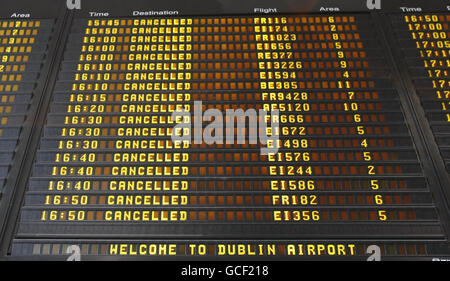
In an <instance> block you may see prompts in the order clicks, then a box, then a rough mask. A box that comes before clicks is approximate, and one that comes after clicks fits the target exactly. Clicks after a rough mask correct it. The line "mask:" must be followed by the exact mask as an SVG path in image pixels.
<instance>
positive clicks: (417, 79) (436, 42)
mask: <svg viewBox="0 0 450 281" xmlns="http://www.w3.org/2000/svg"><path fill="white" fill-rule="evenodd" d="M393 21H395V22H396V23H401V24H398V25H395V28H396V32H397V34H398V37H397V38H398V39H399V43H400V46H401V48H402V49H403V51H404V54H405V58H406V60H407V62H408V63H409V68H410V73H411V76H412V78H413V79H414V85H415V87H416V89H417V94H418V95H419V96H420V99H421V101H422V106H423V108H424V110H425V112H426V114H427V117H428V120H429V122H430V125H431V128H432V130H433V132H434V135H435V138H436V142H437V143H438V145H439V147H440V149H441V153H442V157H443V158H444V161H445V164H446V167H447V171H448V172H449V173H450V135H449V134H450V81H449V79H448V77H449V70H448V69H449V67H450V27H449V23H450V15H448V14H411V15H404V16H396V17H393Z"/></svg>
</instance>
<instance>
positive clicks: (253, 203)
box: [0, 0, 450, 260]
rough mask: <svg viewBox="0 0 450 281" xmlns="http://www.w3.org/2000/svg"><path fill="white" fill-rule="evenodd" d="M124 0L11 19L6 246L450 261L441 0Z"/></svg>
mask: <svg viewBox="0 0 450 281" xmlns="http://www.w3.org/2000/svg"><path fill="white" fill-rule="evenodd" d="M119 2H121V1H114V3H115V5H111V7H114V8H111V9H107V8H104V9H103V10H102V7H103V6H102V4H101V3H102V1H100V0H99V1H91V2H90V3H86V5H85V6H83V8H81V9H80V10H77V8H76V6H74V7H71V8H69V7H68V9H65V8H64V9H62V11H61V14H60V16H59V18H58V20H57V21H56V23H55V21H54V20H50V19H40V20H31V19H24V20H4V21H3V20H0V58H1V64H0V79H1V81H0V95H1V96H0V100H1V105H0V115H1V116H0V121H1V122H2V123H1V128H0V138H1V139H0V146H1V151H0V153H1V159H5V161H2V162H1V163H0V180H1V179H3V180H5V178H6V176H7V175H8V170H9V169H10V168H9V166H8V165H9V164H8V163H9V162H8V161H10V159H12V157H13V155H14V149H15V147H16V146H15V145H16V143H17V140H18V138H19V132H20V126H21V124H22V123H23V122H24V120H25V117H26V115H25V114H26V111H27V108H29V106H30V103H32V104H35V106H36V110H35V111H33V112H34V113H33V114H32V116H29V117H28V118H29V119H34V120H35V123H34V125H33V130H31V131H30V132H29V134H30V135H29V136H28V137H29V141H28V142H27V145H26V146H25V148H24V151H25V152H24V155H23V159H20V160H21V162H20V163H21V164H20V165H17V167H16V166H15V168H14V169H12V170H14V171H17V173H18V176H17V177H18V179H17V183H16V184H15V185H10V186H8V188H7V190H8V192H9V193H8V194H12V195H10V196H9V195H8V198H10V199H9V200H10V202H11V207H9V208H7V207H3V209H2V208H0V210H7V211H8V215H7V220H6V223H4V225H5V226H4V229H3V230H2V231H1V232H0V240H1V241H0V245H2V249H0V255H2V254H6V256H7V257H8V258H11V259H16V258H17V259H23V258H25V259H26V258H30V257H32V258H38V259H41V258H42V259H66V258H67V257H68V256H69V254H71V253H72V252H74V251H75V252H78V253H79V254H80V255H81V256H82V257H83V259H94V260H98V259H100V260H101V259H108V258H113V259H116V258H123V259H153V258H155V259H168V258H174V259H177V258H182V259H191V258H192V259H195V258H210V259H217V258H222V259H232V258H234V259H252V258H255V259H277V258H281V259H322V258H323V259H356V260H366V259H367V258H368V257H369V256H370V255H371V254H377V253H378V255H381V256H382V257H383V258H392V259H396V258H430V257H431V258H436V257H449V256H450V246H449V243H448V240H447V239H448V227H449V222H450V220H449V214H450V213H449V212H448V210H449V203H450V202H448V198H447V197H446V194H447V193H448V186H447V183H449V184H450V179H449V174H448V173H449V172H450V141H449V140H450V138H449V134H450V130H449V128H450V127H449V124H450V123H449V122H450V110H449V108H450V93H449V85H450V84H449V83H450V82H449V80H448V67H449V55H450V41H449V39H448V36H450V34H449V26H448V25H449V20H450V15H449V14H448V11H447V12H445V11H444V10H443V7H439V8H438V10H439V11H440V12H429V13H427V11H428V9H430V10H433V9H435V8H430V7H428V6H427V7H425V6H424V8H423V10H422V9H420V10H417V9H412V10H411V9H409V8H404V7H403V6H401V5H400V4H398V5H397V4H395V3H397V2H398V1H397V2H396V1H393V2H392V3H391V4H389V5H392V6H393V7H390V6H389V5H387V6H386V7H384V10H383V9H381V8H379V7H377V6H376V5H375V6H373V5H369V4H368V5H367V7H366V4H365V2H364V1H363V2H362V3H363V4H361V3H359V2H358V3H359V4H358V5H357V6H354V5H353V4H354V3H353V2H352V1H348V3H347V2H346V1H343V2H346V3H344V4H345V5H344V4H343V5H342V6H341V8H338V9H337V10H336V9H335V8H330V7H327V6H326V5H325V4H323V3H322V2H320V1H318V2H317V3H316V4H317V5H316V4H310V5H307V7H306V6H305V5H299V6H295V5H293V6H292V5H291V4H288V3H284V2H283V1H281V2H280V3H282V4H280V6H279V7H278V10H277V8H272V10H270V9H268V10H267V9H263V8H254V7H252V8H251V9H249V10H247V8H248V7H247V6H249V7H250V6H252V5H253V2H252V1H243V3H242V7H240V9H241V10H242V12H239V11H237V10H238V8H237V6H236V5H231V6H232V7H231V6H229V5H227V4H226V3H222V2H224V1H218V2H220V3H216V2H212V1H211V3H209V4H208V5H206V6H204V7H202V8H199V10H195V9H193V8H192V9H191V8H189V7H187V6H183V7H180V9H171V8H170V9H169V6H170V5H169V4H167V5H168V6H167V7H166V8H164V7H165V5H166V4H163V3H160V4H158V5H157V7H156V6H155V7H153V8H149V7H148V5H149V4H148V3H147V2H148V1H140V0H130V3H129V5H128V6H127V7H123V11H122V9H118V8H117V7H119V6H120V5H119V4H118V3H119ZM172 2H174V1H168V3H172ZM175 2H177V1H175ZM265 2H268V1H265ZM269 2H270V1H269ZM300 2H301V1H300ZM350 2H352V3H353V4H352V3H350ZM394 2H395V3H394ZM432 2H433V1H430V3H432ZM433 3H434V2H433ZM216 4H217V5H216ZM155 5H156V4H155ZM321 5H324V6H321ZM396 5H397V6H396ZM430 5H431V4H430ZM163 6H164V7H163ZM372 6H373V7H372ZM105 7H106V6H105ZM425 8H426V9H425ZM273 9H275V10H273ZM405 9H406V10H405ZM449 9H450V8H449ZM54 25H55V26H54ZM53 28H54V29H56V30H57V36H58V37H57V40H56V41H55V42H53V41H52V42H53V43H52V45H51V46H52V47H51V52H50V53H49V54H48V55H46V52H48V50H47V48H48V44H49V43H48V40H49V36H50V31H51V30H52V29H53ZM397 52H398V53H401V54H402V56H398V55H397ZM44 64H45V65H48V69H47V68H45V69H46V70H45V71H42V72H41V69H42V66H43V65H44ZM40 72H41V73H40ZM40 75H44V77H45V79H43V80H45V81H44V82H43V85H45V86H43V87H41V88H39V89H40V90H39V91H38V92H39V94H40V95H41V96H42V97H43V98H42V99H41V100H40V101H39V102H37V101H36V102H34V101H33V102H30V100H31V99H32V97H33V95H34V93H33V89H34V88H35V87H36V85H37V84H38V83H36V82H35V81H36V79H38V78H39V77H40ZM408 79H410V80H408ZM418 96H420V101H421V102H422V103H421V104H420V103H415V102H414V101H415V99H416V98H417V100H419V98H418ZM427 120H428V121H429V124H430V127H431V129H432V131H433V133H434V136H433V135H432V134H431V133H429V134H427V131H426V128H423V126H422V122H427ZM427 125H428V124H427ZM428 129H429V128H428ZM27 140H28V138H27ZM438 148H439V152H440V153H438V152H437V151H438ZM433 149H434V150H433ZM436 163H441V166H442V167H441V166H439V165H436ZM443 163H444V165H446V167H447V170H445V168H444V166H443V165H442V164H443ZM12 190H15V191H16V192H15V193H13V192H12ZM1 218H2V217H1V216H0V222H1ZM2 224H3V223H2ZM0 229H1V227H0ZM369 259H370V258H369ZM374 259H378V258H374Z"/></svg>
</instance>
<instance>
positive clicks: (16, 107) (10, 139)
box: [0, 19, 53, 191]
mask: <svg viewBox="0 0 450 281" xmlns="http://www.w3.org/2000/svg"><path fill="white" fill-rule="evenodd" d="M52 27H53V22H52V20H11V19H0V56H1V61H0V104H1V105H0V116H1V117H0V122H1V125H0V126H1V128H0V138H1V140H0V151H1V152H0V159H1V160H2V161H1V163H0V191H1V190H2V189H3V185H4V183H5V180H6V178H7V176H8V171H9V170H10V167H11V162H12V159H13V157H14V154H15V150H16V146H17V143H18V141H19V135H20V133H21V128H22V126H23V124H24V122H26V120H27V118H26V114H27V112H28V109H29V106H30V103H31V101H32V100H33V99H37V98H38V97H36V94H37V93H35V92H34V90H35V85H36V81H37V79H38V78H39V74H40V70H41V66H42V61H43V60H44V57H45V54H46V50H47V45H48V41H49V37H50V35H51V31H52Z"/></svg>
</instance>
